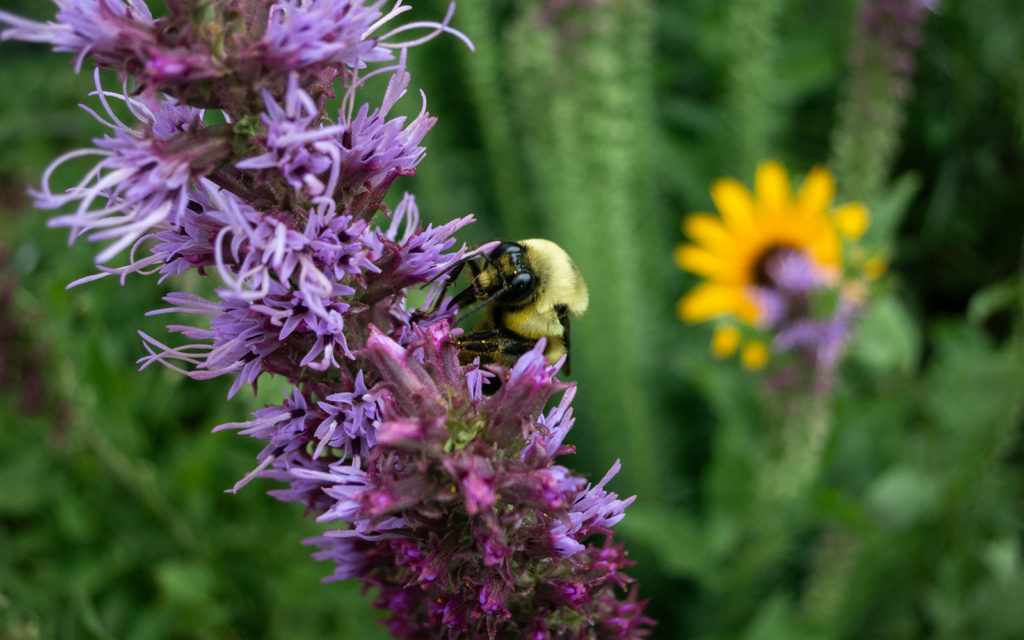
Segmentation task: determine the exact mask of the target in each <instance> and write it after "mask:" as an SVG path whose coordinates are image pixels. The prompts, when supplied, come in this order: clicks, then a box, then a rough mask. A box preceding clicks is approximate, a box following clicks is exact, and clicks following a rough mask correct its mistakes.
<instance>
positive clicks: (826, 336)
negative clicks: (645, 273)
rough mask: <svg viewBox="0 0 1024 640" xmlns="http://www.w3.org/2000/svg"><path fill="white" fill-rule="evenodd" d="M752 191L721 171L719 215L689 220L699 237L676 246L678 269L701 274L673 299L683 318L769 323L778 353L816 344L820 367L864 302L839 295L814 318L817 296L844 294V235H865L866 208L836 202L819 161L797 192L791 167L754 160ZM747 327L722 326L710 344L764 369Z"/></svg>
mask: <svg viewBox="0 0 1024 640" xmlns="http://www.w3.org/2000/svg"><path fill="white" fill-rule="evenodd" d="M755 182H756V189H755V193H751V192H750V191H749V190H747V188H746V187H745V186H743V185H742V184H741V183H740V182H739V181H737V180H734V179H731V178H725V179H721V180H718V181H717V182H715V184H714V185H713V186H712V188H711V197H712V199H713V200H714V202H715V205H716V206H717V208H718V211H719V215H714V214H710V213H696V214H692V215H690V216H688V217H687V218H686V219H685V220H684V221H683V231H684V233H686V234H687V235H688V236H689V237H690V238H691V239H692V240H693V243H686V244H682V245H680V246H679V247H678V248H677V249H676V252H675V260H676V264H677V265H679V267H680V268H682V269H685V270H687V271H690V272H693V273H695V274H697V275H699V276H702V277H703V278H704V279H705V281H704V282H703V283H701V284H698V285H697V286H696V287H695V288H694V289H693V290H692V291H690V292H689V293H687V294H686V295H685V296H684V297H683V298H682V299H681V300H680V301H679V304H678V305H677V307H676V311H677V313H678V315H679V317H680V319H681V320H683V321H684V322H690V323H696V322H704V321H707V320H712V319H716V318H729V319H732V320H733V321H734V322H736V323H739V324H740V325H746V326H748V327H752V328H754V329H757V330H768V331H770V333H771V334H772V335H774V337H775V339H774V343H773V344H774V347H775V349H776V350H778V351H780V352H784V351H792V350H797V349H801V350H804V351H807V352H808V353H812V352H813V358H812V359H813V361H814V362H816V363H817V365H818V366H819V367H821V368H823V369H828V368H830V367H832V366H834V364H835V361H836V359H837V358H838V353H839V351H840V350H841V349H840V348H841V345H842V343H843V342H844V341H845V337H846V335H847V334H848V328H849V325H850V322H851V320H852V317H853V315H854V313H855V310H856V309H857V308H858V306H859V304H858V303H856V302H855V301H854V300H852V299H851V298H849V297H848V296H844V295H841V294H840V295H838V296H836V297H837V299H838V300H839V302H838V303H836V305H835V308H833V309H832V310H831V312H830V313H828V314H826V317H825V318H816V317H815V316H814V313H815V311H816V309H815V307H816V306H820V305H815V304H813V303H814V299H815V298H816V297H820V296H821V295H822V294H825V293H827V292H840V291H841V284H842V280H843V276H844V263H843V243H844V241H845V242H847V243H852V242H854V241H855V240H857V239H858V238H860V237H861V236H862V235H863V234H864V232H865V230H866V229H867V226H868V211H867V209H866V208H865V207H864V205H862V204H860V203H849V204H844V205H840V206H838V207H835V208H833V206H832V199H833V197H834V194H835V181H834V179H833V177H832V174H831V173H830V172H829V171H828V170H827V169H825V168H823V167H816V168H814V169H812V170H811V172H810V173H809V174H808V176H807V178H806V179H805V180H804V182H803V184H802V185H801V187H800V189H799V190H798V191H797V192H796V194H794V193H793V191H792V189H791V187H790V182H789V176H788V175H787V173H786V170H785V169H784V168H783V167H782V166H781V165H780V164H778V163H775V162H765V163H762V164H761V165H760V166H758V168H757V174H756V181H755ZM741 342H742V340H741V332H740V330H739V329H738V328H737V327H736V326H735V325H733V324H730V323H728V322H727V323H725V324H721V325H720V326H719V328H718V329H717V330H716V332H715V335H714V336H713V338H712V351H713V353H715V355H716V356H719V357H727V356H729V355H731V354H732V353H734V352H735V351H737V350H740V353H741V360H742V361H743V363H744V365H745V366H747V368H751V369H757V368H761V367H763V366H764V365H765V364H766V363H767V361H768V349H767V347H766V345H765V344H764V342H762V341H761V340H751V341H748V342H747V343H746V344H745V345H742V347H741Z"/></svg>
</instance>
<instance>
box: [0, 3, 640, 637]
mask: <svg viewBox="0 0 1024 640" xmlns="http://www.w3.org/2000/svg"><path fill="white" fill-rule="evenodd" d="M54 1H55V3H56V5H57V6H58V8H59V11H58V15H57V20H56V21H55V22H50V23H45V24H44V23H38V22H33V21H29V20H24V19H22V18H19V17H17V16H13V15H11V14H8V13H6V12H2V11H0V23H5V24H7V25H10V26H9V28H7V29H5V30H4V31H3V32H2V33H0V37H3V38H18V39H22V40H29V41H35V42H47V43H50V44H52V45H53V46H54V48H55V49H57V50H60V51H70V52H72V53H74V54H75V55H76V65H80V64H81V62H82V61H83V60H84V59H85V58H87V57H92V58H93V59H94V60H95V61H96V62H97V64H99V65H101V66H110V67H113V68H114V69H116V70H117V71H118V72H119V73H120V74H121V76H122V77H123V79H124V85H123V89H122V91H121V93H120V94H114V93H110V92H107V91H104V90H103V89H102V87H100V85H99V76H98V75H97V89H96V93H95V96H96V97H97V99H98V100H99V102H100V104H101V105H102V109H101V110H100V112H101V113H102V115H100V114H98V113H95V112H93V111H91V110H88V109H87V111H89V113H91V114H92V115H93V116H94V117H96V118H97V119H99V120H100V121H101V122H103V123H104V124H105V125H107V126H108V127H109V128H110V129H111V133H109V134H108V135H106V136H104V137H103V138H100V139H98V140H95V141H94V148H91V149H84V150H79V151H74V152H71V153H69V154H66V155H65V156H62V157H60V158H58V159H57V161H55V162H54V163H53V164H52V165H51V166H50V168H49V169H48V170H47V172H46V175H45V176H44V180H43V186H42V187H41V188H40V189H39V190H38V191H36V192H35V196H36V199H37V201H38V204H39V206H40V207H43V208H51V209H52V208H61V207H70V208H71V210H70V211H69V212H67V213H64V214H62V215H58V216H57V217H56V218H54V219H53V220H52V221H51V223H52V224H53V225H54V226H61V227H69V228H70V229H71V237H72V239H74V238H76V237H78V236H81V235H87V236H88V238H89V239H92V240H104V241H109V245H108V246H107V247H105V248H104V249H103V250H102V251H100V253H99V255H98V257H97V263H98V266H97V269H98V273H96V274H94V275H91V276H87V277H85V278H82V279H80V280H78V281H76V283H74V284H80V283H82V282H87V281H91V280H94V279H97V278H101V277H104V276H109V275H116V276H118V277H119V278H120V280H121V282H122V283H125V282H126V281H127V278H128V276H129V275H130V274H140V275H147V274H159V277H160V279H161V280H163V279H166V278H168V277H170V276H174V275H178V274H181V273H185V272H188V271H191V270H193V269H194V270H195V271H196V273H197V274H198V275H201V276H212V277H215V278H217V280H218V282H217V286H216V288H214V287H208V288H206V289H205V291H206V292H207V293H206V294H205V297H204V296H200V295H197V294H196V293H193V292H192V291H191V290H190V291H188V292H185V291H179V292H172V293H168V294H167V295H165V296H164V298H163V300H164V302H165V303H166V305H167V306H166V307H164V308H162V309H157V310H155V311H152V312H150V313H151V314H171V313H173V314H179V315H181V316H184V317H186V318H187V319H188V320H190V321H191V322H190V323H187V324H171V325H168V327H167V329H168V330H169V331H170V332H172V333H176V334H180V335H181V336H183V338H184V339H183V340H182V342H184V344H177V345H176V344H167V343H165V342H164V341H162V340H161V339H158V338H155V337H153V336H149V335H146V334H140V335H141V336H142V340H143V346H144V348H145V349H146V351H147V355H146V356H144V357H143V358H141V359H140V360H139V363H140V364H141V368H143V369H145V368H146V367H148V366H149V365H151V364H154V363H159V364H163V365H165V366H167V367H169V368H171V369H174V370H176V371H178V372H181V373H182V374H184V375H187V376H189V377H191V378H193V379H200V380H201V379H209V378H214V377H218V376H230V377H231V378H232V383H231V387H230V390H229V391H228V396H229V397H231V396H233V395H235V394H236V393H237V392H238V391H239V390H241V389H242V387H244V386H248V385H251V386H252V387H253V388H255V387H256V385H257V384H258V383H259V382H260V380H261V379H265V378H266V375H265V374H267V375H271V376H280V377H281V378H283V379H284V380H285V381H286V385H284V386H285V388H284V389H283V397H282V398H281V400H280V402H278V403H277V404H274V405H272V406H267V407H264V408H263V409H260V410H258V411H255V412H254V413H253V415H252V417H251V419H250V420H247V421H240V422H229V423H226V424H222V425H220V426H219V427H216V428H215V429H214V431H217V432H220V431H228V430H231V431H236V432H238V433H240V434H242V435H245V436H249V437H252V438H255V439H257V440H260V441H262V442H263V448H262V450H261V451H260V453H259V454H258V456H257V460H256V463H255V465H254V466H253V468H252V469H251V471H249V473H247V474H246V475H245V476H244V477H243V478H241V479H240V480H239V481H238V482H237V483H236V484H235V485H234V486H233V487H231V488H230V489H229V491H232V492H234V491H238V490H241V489H242V488H244V487H245V486H246V485H248V484H249V483H250V482H252V481H253V480H256V479H257V478H263V479H271V480H274V481H276V482H278V483H280V486H279V488H277V489H274V490H271V491H270V492H269V493H270V494H271V495H272V496H274V497H275V498H277V499H280V500H284V501H289V502H297V503H299V504H302V505H303V506H304V507H305V508H306V509H307V512H308V513H310V514H312V515H314V516H315V517H316V520H317V522H319V523H322V525H323V526H324V527H325V530H324V531H323V533H322V535H319V536H316V537H315V538H312V539H309V540H306V542H307V543H309V544H313V545H315V546H316V547H317V548H318V551H316V552H315V553H314V554H313V557H314V558H316V559H318V560H326V561H329V562H332V563H333V564H334V570H333V572H332V573H331V575H330V576H328V577H327V578H325V580H343V579H349V578H357V579H359V580H361V581H362V582H363V585H364V586H365V587H366V588H367V589H370V588H374V587H375V588H376V593H377V597H376V600H375V604H376V606H378V607H380V608H383V609H386V610H387V611H388V618H387V620H386V623H387V625H388V627H389V629H390V630H391V632H392V634H393V635H395V636H396V637H399V638H422V637H437V636H439V635H441V636H446V637H448V638H449V640H452V639H454V638H491V639H495V638H520V637H532V638H552V639H553V638H564V639H567V640H568V639H576V640H581V639H599V638H642V637H644V636H646V635H647V633H648V629H649V627H650V626H651V625H652V624H653V621H651V620H650V619H648V618H647V617H645V616H644V615H643V609H644V605H645V604H646V603H645V602H643V601H638V600H637V595H636V590H635V589H634V590H632V591H628V592H627V587H628V585H629V583H631V582H632V580H631V578H629V577H628V576H627V575H626V574H625V573H624V572H623V571H624V569H625V568H627V567H629V566H630V565H631V564H632V562H631V561H630V560H629V559H628V558H627V557H626V554H625V551H624V550H623V549H622V546H621V545H617V544H615V542H614V540H613V535H612V527H613V526H614V525H615V524H616V523H618V522H619V521H620V520H621V519H622V517H623V515H624V513H625V509H626V507H628V506H629V505H630V504H631V503H632V501H633V500H634V498H627V499H620V498H619V497H618V495H616V494H615V493H612V492H610V491H609V490H608V489H607V487H608V484H609V483H610V481H611V480H612V478H613V477H614V476H615V474H616V473H617V472H618V470H619V463H618V462H616V463H615V464H614V465H613V466H612V468H611V469H610V470H609V472H608V473H607V474H606V475H605V476H604V477H603V478H602V479H601V480H600V481H599V482H597V483H596V484H593V485H591V484H588V483H587V481H586V479H585V478H583V477H581V476H578V475H576V474H574V473H573V472H572V471H571V470H570V469H569V468H567V467H566V466H563V465H560V464H557V463H556V458H558V457H559V456H563V455H566V454H569V453H572V452H573V451H574V448H573V447H572V446H570V445H567V444H564V442H565V439H566V437H567V435H568V432H569V430H570V428H571V427H572V425H573V421H574V418H573V413H572V408H571V402H572V399H573V397H574V395H575V387H574V386H573V385H571V384H568V383H565V382H561V381H559V380H558V379H557V377H556V375H557V373H558V370H559V368H560V366H561V362H559V363H556V364H555V365H554V366H552V365H550V364H549V363H548V361H547V359H546V358H545V356H544V348H545V341H544V340H540V341H538V342H537V344H536V345H535V346H534V347H533V348H532V349H531V350H529V351H528V352H527V353H526V354H524V355H523V356H522V357H520V358H519V359H518V361H517V362H516V363H515V365H514V366H512V368H511V369H506V368H504V367H501V366H496V365H492V364H484V365H481V363H480V362H479V361H476V362H473V363H470V364H464V363H463V361H461V360H460V359H459V351H458V348H457V347H456V342H455V340H454V339H453V328H452V327H451V324H450V323H451V322H452V321H453V319H454V317H455V315H456V313H457V311H458V310H457V309H456V308H454V306H453V298H452V297H445V295H444V294H445V292H446V291H447V290H448V286H447V285H448V284H449V283H448V279H449V278H450V274H451V273H452V271H453V268H454V267H456V266H458V265H459V264H461V263H463V262H465V261H466V260H467V259H469V258H472V257H474V256H475V255H478V254H479V253H485V252H489V251H490V250H491V249H492V248H493V247H494V246H495V244H496V243H488V244H484V245H482V246H478V247H476V248H475V249H469V248H468V247H467V246H466V245H465V244H462V245H457V244H456V240H455V237H454V234H455V233H456V232H458V231H459V230H460V229H461V228H462V227H464V226H466V225H468V224H469V223H471V222H472V221H473V217H472V216H465V217H462V218H456V219H453V220H450V221H449V222H447V223H443V224H436V225H434V224H430V225H425V224H424V223H423V222H422V221H421V218H420V214H419V209H418V208H417V206H416V201H415V200H414V198H413V197H412V196H411V195H409V194H405V195H404V197H402V198H401V200H400V201H399V202H398V204H397V205H396V206H395V208H394V211H391V210H390V209H389V208H388V207H387V206H385V205H384V204H383V202H384V197H385V195H386V193H387V192H388V190H389V189H390V187H391V185H392V184H393V183H394V182H395V181H396V180H397V179H399V178H400V177H401V176H404V175H410V174H412V173H414V172H415V170H416V167H417V165H418V164H419V162H420V161H421V160H422V159H423V157H424V154H425V149H424V147H423V146H422V141H423V138H424V136H425V135H426V134H427V132H428V131H429V130H430V128H431V127H432V126H433V124H434V122H435V119H434V118H433V117H432V116H430V115H428V113H427V111H426V108H425V104H426V103H425V98H424V97H423V96H422V95H421V105H424V106H421V108H420V110H419V112H418V113H417V114H416V115H415V116H413V117H411V118H410V117H406V116H392V115H391V114H392V112H393V111H394V110H395V107H396V104H397V102H398V100H400V99H401V98H402V97H403V96H404V95H405V93H406V92H407V90H408V88H409V83H410V76H409V73H408V72H407V70H406V56H407V54H408V50H409V49H410V48H411V47H414V46H416V45H418V44H421V43H423V42H426V41H428V40H430V39H432V38H434V37H436V36H438V35H439V34H442V33H450V34H454V35H455V36H456V37H459V38H461V39H463V40H464V41H466V40H465V36H463V35H462V34H460V33H459V32H457V31H455V30H454V29H452V27H451V26H450V25H449V23H450V20H451V18H452V11H453V10H454V5H451V6H450V7H449V10H448V12H447V14H446V15H445V17H444V18H443V19H442V20H441V21H440V22H411V23H407V24H405V25H399V26H388V25H390V24H391V23H392V21H393V20H394V19H395V18H396V17H397V16H399V15H401V14H402V13H404V12H405V11H407V10H408V9H409V7H407V6H405V5H404V4H403V2H402V1H401V0H398V1H397V2H395V3H394V4H393V5H392V6H391V9H390V11H387V12H386V13H385V12H382V10H381V8H382V7H383V5H384V1H383V0H375V1H370V0H258V1H257V0H254V1H248V0H247V1H244V2H236V1H234V0H225V1H224V2H218V0H210V1H209V2H207V1H206V0H203V2H200V3H198V4H196V3H194V2H170V1H168V2H167V9H168V10H167V13H166V15H165V16H164V17H160V18H157V19H154V18H153V17H152V16H151V15H150V13H149V10H148V9H147V8H146V5H145V3H144V2H143V1H142V0H123V1H122V0H54ZM193 5H195V6H196V7H198V6H200V5H202V6H204V7H205V6H207V5H209V7H210V8H211V9H216V10H214V11H210V12H208V13H207V12H202V16H201V19H199V18H197V16H198V15H199V13H200V12H196V11H192V10H191V9H192V8H194V7H193ZM413 31H415V32H416V35H407V34H409V33H410V32H413ZM405 38H408V39H405ZM466 42H467V44H468V41H466ZM396 49H397V50H398V53H397V55H396V54H395V50H396ZM381 63H383V64H381ZM374 75H388V82H387V86H386V89H385V91H384V94H383V95H382V96H379V100H376V101H373V102H364V103H360V102H357V92H361V91H363V90H364V87H365V83H366V80H367V79H369V78H370V77H372V76H374ZM335 84H337V88H338V89H340V90H341V91H343V93H342V101H341V109H340V111H339V112H338V114H337V117H336V118H335V120H334V121H331V120H330V119H329V118H328V116H327V114H326V113H325V105H326V104H327V103H328V101H329V99H330V98H332V97H333V96H334V95H335V94H334V91H335V88H336V87H335ZM110 99H115V100H120V101H122V102H123V107H124V109H121V108H118V109H113V108H111V105H110V103H109V101H110ZM125 110H126V111H127V113H129V114H130V116H131V119H130V121H129V122H125V121H123V120H122V119H119V117H118V114H119V113H122V112H124V111H125ZM211 112H212V113H211ZM207 113H210V114H211V117H210V120H209V122H213V121H214V120H216V121H217V122H218V123H220V124H207V121H205V120H204V118H205V116H206V115H207ZM80 156H97V157H98V158H99V160H98V161H97V162H96V164H95V166H94V167H93V168H92V169H91V170H90V171H88V172H87V174H86V175H85V176H84V177H83V178H82V180H81V181H80V182H79V183H78V184H77V185H76V186H74V187H72V188H71V189H69V190H67V191H65V192H64V193H55V192H54V191H53V190H52V189H51V187H50V184H51V176H52V175H53V173H54V172H55V171H56V170H58V169H60V168H62V167H64V166H65V164H66V163H67V161H69V160H71V159H73V158H78V157H80ZM122 252H124V253H125V254H127V260H126V262H125V263H123V264H122V265H121V266H108V265H107V264H105V263H107V262H108V261H110V260H111V259H112V258H113V257H114V256H115V255H118V254H121V253H122ZM413 286H422V287H426V288H427V292H426V299H425V301H424V302H423V304H422V305H421V307H420V308H419V309H411V308H409V307H408V306H407V304H406V300H407V298H408V297H410V296H409V288H410V287H413ZM458 331H461V329H455V330H454V332H455V333H456V334H457V333H458ZM485 383H486V384H485ZM485 389H487V390H488V393H485ZM492 389H496V391H493V392H492ZM557 394H562V395H561V398H560V399H559V401H558V402H557V404H555V406H553V407H551V408H549V409H548V410H547V411H545V407H546V406H547V404H548V402H549V401H550V400H551V399H552V398H553V397H554V396H555V395H557Z"/></svg>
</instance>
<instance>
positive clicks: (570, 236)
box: [509, 0, 668, 495]
mask: <svg viewBox="0 0 1024 640" xmlns="http://www.w3.org/2000/svg"><path fill="white" fill-rule="evenodd" d="M572 19H573V20H574V21H573V22H571V23H568V24H567V23H554V24H552V23H545V22H542V21H541V20H540V18H539V17H538V13H536V12H533V11H527V12H525V13H524V14H523V16H522V18H521V19H520V21H519V23H518V24H517V25H516V26H515V29H514V30H513V31H512V32H511V33H510V43H509V44H510V48H511V51H512V53H511V55H510V60H511V61H512V62H513V64H514V65H515V67H514V68H513V79H514V84H513V92H514V95H515V96H516V103H517V104H519V105H520V110H521V113H522V115H523V119H522V122H521V127H522V130H523V135H524V138H525V140H524V148H525V149H526V150H527V158H526V159H527V162H528V166H529V169H530V172H531V173H530V175H531V177H532V179H533V181H534V183H535V184H536V185H537V192H538V199H539V201H540V202H541V205H542V207H541V208H542V211H543V214H544V220H543V222H544V232H545V233H546V234H547V235H548V236H549V237H550V238H551V239H552V240H554V241H556V242H558V243H559V244H561V245H562V246H564V247H565V249H566V250H567V251H568V252H569V253H570V254H571V255H572V256H573V258H574V260H575V261H576V263H577V264H578V266H579V267H580V270H581V271H582V273H583V274H584V277H585V278H586V281H587V284H588V287H589V289H590V300H591V302H590V309H589V310H588V312H587V315H586V317H584V318H583V319H582V320H580V321H579V322H577V323H575V324H574V325H573V327H572V338H573V346H574V349H573V354H572V357H573V362H572V367H573V374H574V376H575V377H576V378H577V379H578V380H579V381H580V383H581V384H580V395H579V396H578V400H579V402H578V405H577V411H578V414H579V416H580V425H581V426H582V427H583V428H585V429H594V430H595V431H596V432H597V436H598V438H597V443H596V444H597V447H594V448H593V449H592V450H596V451H597V453H598V454H599V455H602V456H603V457H605V458H607V457H621V458H622V459H623V472H622V482H623V484H625V485H626V488H625V489H624V490H625V491H628V492H637V493H640V494H641V495H643V494H648V495H655V494H657V493H658V492H659V490H660V489H661V487H662V484H661V480H660V474H659V468H658V467H659V465H658V462H657V458H658V456H657V451H658V447H657V446H656V442H657V441H658V440H657V436H656V428H655V425H656V421H655V419H654V409H653V404H654V402H653V399H652V398H653V393H652V389H653V385H652V384H650V380H651V379H652V378H653V371H654V366H655V363H654V349H653V347H652V346H651V345H652V336H654V335H661V333H659V330H658V326H657V325H656V323H658V322H660V321H661V320H662V319H660V318H654V317H653V314H651V312H650V309H651V304H650V300H652V299H657V298H656V296H657V295H659V294H658V292H656V291H653V290H652V287H651V283H650V279H649V278H645V274H646V273H647V270H648V264H649V263H650V261H651V260H652V258H651V254H652V253H653V252H652V251H651V248H655V247H659V246H660V245H661V244H662V243H661V242H660V240H659V239H658V238H656V237H653V236H654V233H653V231H652V229H653V228H654V227H653V222H652V220H651V218H652V216H653V206H652V200H653V198H652V195H651V191H652V189H651V178H650V176H651V168H650V162H651V160H650V155H651V152H650V145H648V144H647V142H646V141H647V140H649V139H650V133H649V132H650V131H651V130H652V128H653V117H652V115H651V113H650V105H651V101H652V99H651V93H652V90H651V81H650V77H649V72H648V67H649V59H650V58H649V56H650V47H651V33H650V26H651V25H650V23H651V19H652V12H651V8H650V6H649V4H648V3H647V2H636V1H629V2H626V1H622V0H620V1H618V2H612V3H607V4H603V5H601V6H600V7H599V8H595V9H591V10H586V11H579V12H576V13H575V14H574V15H573V16H572ZM552 60H559V61H561V63H560V64H557V65H552V63H551V61H552ZM644 247H646V249H644ZM663 255H664V256H667V255H668V249H667V248H666V250H665V253H664V254H663ZM666 261H667V258H666ZM620 486H621V485H620Z"/></svg>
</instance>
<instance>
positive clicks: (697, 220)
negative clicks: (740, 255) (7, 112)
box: [683, 213, 736, 249]
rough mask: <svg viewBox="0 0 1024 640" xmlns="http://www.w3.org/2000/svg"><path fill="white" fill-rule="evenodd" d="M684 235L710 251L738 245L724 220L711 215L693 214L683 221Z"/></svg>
mask: <svg viewBox="0 0 1024 640" xmlns="http://www.w3.org/2000/svg"><path fill="white" fill-rule="evenodd" d="M683 233H685V234H686V235H687V236H688V237H689V238H690V239H691V240H693V241H694V242H696V243H697V244H700V245H704V246H705V247H707V248H709V249H715V248H727V247H731V246H733V245H735V244H736V240H735V239H734V238H733V237H732V235H730V234H729V230H728V229H727V228H726V227H725V225H724V224H723V223H722V219H721V218H719V217H718V216H716V215H712V214H710V213H693V214H690V215H688V216H686V218H684V219H683Z"/></svg>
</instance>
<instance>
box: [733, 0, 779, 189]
mask: <svg viewBox="0 0 1024 640" xmlns="http://www.w3.org/2000/svg"><path fill="white" fill-rule="evenodd" d="M782 6H783V3H782V2H781V0H735V1H734V2H731V3H729V7H728V10H727V11H728V14H727V22H728V27H727V29H726V32H727V33H728V34H729V39H728V43H727V44H728V47H729V57H728V61H727V62H728V69H727V73H726V90H725V104H724V107H725V111H726V122H728V123H729V128H728V130H727V132H726V133H727V134H728V136H729V139H728V140H727V141H726V152H725V156H726V157H725V166H726V167H730V168H731V169H732V171H734V172H737V174H739V175H747V174H748V172H753V170H754V167H755V166H757V163H758V162H760V161H762V160H764V159H765V158H767V157H768V156H769V154H770V153H772V150H773V142H774V137H775V133H776V131H777V130H778V127H779V113H778V110H777V102H778V95H777V94H778V91H777V89H776V87H775V82H774V78H773V75H772V67H773V64H774V63H775V58H776V54H777V50H778V36H777V35H776V32H775V23H776V21H777V17H778V15H779V13H780V11H781V9H782Z"/></svg>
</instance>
